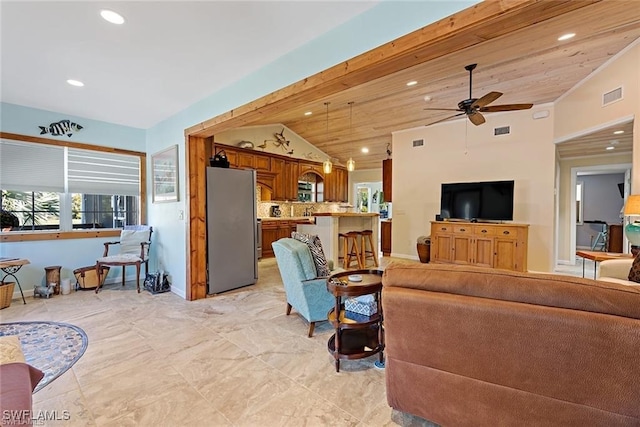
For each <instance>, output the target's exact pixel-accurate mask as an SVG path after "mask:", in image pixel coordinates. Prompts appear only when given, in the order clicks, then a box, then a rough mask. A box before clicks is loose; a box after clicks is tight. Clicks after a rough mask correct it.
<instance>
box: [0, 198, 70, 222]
mask: <svg viewBox="0 0 640 427" xmlns="http://www.w3.org/2000/svg"><path fill="white" fill-rule="evenodd" d="M1 197H2V210H5V211H9V212H11V213H13V214H14V215H16V216H17V217H18V220H19V221H20V227H19V228H15V229H14V230H43V229H53V230H57V229H59V228H60V197H59V195H58V193H51V192H34V191H11V190H5V189H3V190H2V196H1Z"/></svg>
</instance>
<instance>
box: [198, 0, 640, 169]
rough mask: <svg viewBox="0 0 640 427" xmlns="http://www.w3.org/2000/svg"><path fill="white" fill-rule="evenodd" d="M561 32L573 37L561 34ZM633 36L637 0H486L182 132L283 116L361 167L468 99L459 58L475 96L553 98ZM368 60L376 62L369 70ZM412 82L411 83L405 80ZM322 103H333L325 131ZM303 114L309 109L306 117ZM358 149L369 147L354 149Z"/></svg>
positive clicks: (505, 100)
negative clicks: (400, 136) (399, 136)
mask: <svg viewBox="0 0 640 427" xmlns="http://www.w3.org/2000/svg"><path fill="white" fill-rule="evenodd" d="M476 16H481V18H477V20H476ZM456 26H459V28H455V27H456ZM452 27H453V28H454V31H452ZM565 33H575V34H576V36H575V37H574V38H572V39H570V40H567V41H563V42H561V41H558V40H557V38H558V37H559V36H560V35H562V34H565ZM440 34H444V35H445V36H442V37H440ZM639 37H640V7H638V3H637V2H636V1H635V0H620V1H559V0H551V1H550V0H542V1H539V2H536V1H524V2H515V3H514V2H506V1H488V2H483V3H480V4H478V5H476V6H474V7H473V8H470V9H467V10H465V11H462V12H460V13H458V14H456V15H453V16H452V17H449V18H446V19H444V20H442V21H439V22H437V23H434V24H432V25H429V26H427V27H424V28H423V29H421V30H419V31H416V32H414V33H412V34H410V35H407V36H405V37H402V38H400V39H398V40H396V41H394V42H391V43H389V44H387V45H384V46H382V47H381V48H378V49H375V50H374V51H371V52H369V53H365V54H363V55H360V56H358V57H356V58H353V59H352V60H350V61H347V62H345V63H343V64H339V65H338V66H336V67H333V68H330V69H328V70H325V71H324V72H322V73H319V74H317V75H315V76H311V77H310V78H308V79H305V80H304V81H301V82H297V83H294V84H293V85H290V86H288V87H287V88H284V89H282V90H280V91H277V92H274V93H273V94H270V95H268V96H266V97H263V98H260V99H259V100H256V101H254V102H252V103H249V104H247V105H244V106H241V107H239V108H238V109H235V110H234V111H231V112H229V113H225V114H223V115H220V116H218V117H215V118H212V119H210V120H208V121H206V122H204V123H202V124H199V125H197V126H194V127H192V128H190V129H188V130H187V132H186V133H187V134H192V135H198V136H212V135H215V133H216V132H219V131H222V130H225V129H229V128H234V127H241V126H247V125H265V124H273V123H281V124H284V125H286V126H287V127H288V128H290V129H291V130H292V131H294V132H296V133H297V134H298V135H300V136H301V137H303V138H304V139H306V140H307V141H308V142H310V143H311V144H313V145H315V146H317V147H318V148H319V149H320V150H322V151H324V152H325V153H327V154H328V155H329V156H331V157H332V158H333V159H334V161H336V162H338V163H341V164H345V162H346V160H347V159H348V158H349V157H350V156H353V158H354V159H355V160H356V167H357V169H370V168H379V167H381V161H382V160H383V159H385V158H386V147H387V144H388V143H390V142H391V133H392V132H393V131H397V130H401V129H409V128H414V127H419V126H425V125H428V124H430V123H432V122H435V121H437V120H440V119H442V118H445V117H447V116H449V115H451V113H452V112H443V111H425V108H457V107H456V106H457V104H458V102H459V101H461V100H463V99H466V98H467V97H468V96H469V87H468V83H469V80H468V78H469V77H468V73H467V71H465V69H464V66H465V65H467V64H470V63H477V64H478V67H477V69H476V70H475V71H474V74H473V97H474V98H479V97H480V96H482V95H484V94H485V93H487V92H489V91H498V92H503V93H504V95H503V96H502V97H501V98H500V99H499V100H498V101H496V102H494V104H510V103H533V104H543V103H549V102H553V101H555V100H557V99H558V98H559V97H560V96H561V95H562V94H564V93H565V92H567V91H568V90H569V89H571V88H572V87H573V86H574V85H576V84H577V83H578V82H580V81H581V80H583V79H584V78H585V77H587V76H588V75H589V74H591V73H592V72H593V71H595V70H596V69H597V68H598V67H600V66H601V65H603V64H604V63H605V62H606V61H607V60H609V59H610V58H611V57H612V56H614V55H615V54H616V53H618V52H620V51H621V50H622V49H624V48H625V47H627V46H629V45H630V44H631V43H632V42H633V41H634V40H636V39H638V38H639ZM416 38H418V39H419V40H421V41H422V40H423V39H424V43H423V44H422V45H421V46H420V48H418V49H415V48H413V50H406V51H403V50H402V49H403V41H406V40H409V41H411V42H412V43H414V44H415V39H416ZM407 44H410V43H407ZM373 54H377V55H383V54H388V55H389V60H388V61H386V62H382V63H381V62H380V61H378V60H373V59H371V58H370V57H369V56H368V55H373ZM367 61H369V62H371V63H373V64H374V66H373V67H367ZM412 80H415V81H417V84H415V85H414V86H407V85H406V83H407V82H409V81H412ZM426 96H428V97H430V99H431V100H430V101H429V102H426V101H425V97H426ZM350 101H353V102H354V105H353V117H352V126H351V127H350V126H349V122H350V121H349V105H348V103H349V102H350ZM325 102H329V103H330V104H329V120H328V132H327V119H326V117H327V116H326V110H325V108H326V107H325V105H324V103H325ZM308 111H310V112H312V114H311V115H310V116H305V115H304V113H305V112H308ZM611 136H612V135H611V132H608V134H607V132H599V133H597V134H596V135H594V136H593V137H592V138H591V140H589V141H587V140H584V141H582V143H585V144H594V145H595V144H596V143H595V142H594V141H595V140H601V141H605V142H607V143H608V141H609V140H610V139H612V138H611ZM616 139H618V140H619V143H618V147H617V149H616V150H612V151H616V152H620V151H622V149H623V148H624V149H626V148H627V146H628V145H630V143H631V140H632V130H628V131H626V132H625V134H624V136H622V137H618V138H616ZM364 146H366V147H368V148H369V150H370V152H369V154H362V153H361V152H360V149H361V148H362V147H364ZM562 146H563V147H562V148H561V149H560V154H561V155H562V156H565V157H567V156H569V157H570V156H573V155H574V153H575V151H574V150H573V148H571V142H565V143H563V144H562ZM583 148H584V147H582V148H580V146H578V148H577V150H582V149H583ZM629 149H630V147H629ZM600 150H602V149H600ZM577 152H579V151H577Z"/></svg>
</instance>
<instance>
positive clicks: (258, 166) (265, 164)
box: [238, 149, 271, 172]
mask: <svg viewBox="0 0 640 427" xmlns="http://www.w3.org/2000/svg"><path fill="white" fill-rule="evenodd" d="M238 167H239V168H247V169H255V170H258V171H267V172H269V171H271V157H270V156H268V155H262V154H256V153H253V152H251V151H247V150H246V149H242V150H239V151H238Z"/></svg>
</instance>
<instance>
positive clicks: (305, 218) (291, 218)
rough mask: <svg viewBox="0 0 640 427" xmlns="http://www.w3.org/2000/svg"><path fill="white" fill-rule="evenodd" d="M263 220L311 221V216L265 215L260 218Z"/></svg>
mask: <svg viewBox="0 0 640 427" xmlns="http://www.w3.org/2000/svg"><path fill="white" fill-rule="evenodd" d="M260 219H261V220H262V221H263V222H264V221H300V222H313V221H314V219H313V217H310V216H278V217H275V216H267V217H263V218H260Z"/></svg>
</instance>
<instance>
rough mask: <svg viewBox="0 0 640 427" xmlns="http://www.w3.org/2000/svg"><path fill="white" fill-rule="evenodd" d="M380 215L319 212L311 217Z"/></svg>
mask: <svg viewBox="0 0 640 427" xmlns="http://www.w3.org/2000/svg"><path fill="white" fill-rule="evenodd" d="M379 215H380V214H379V213H356V212H319V213H314V214H311V216H354V217H365V216H379Z"/></svg>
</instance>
